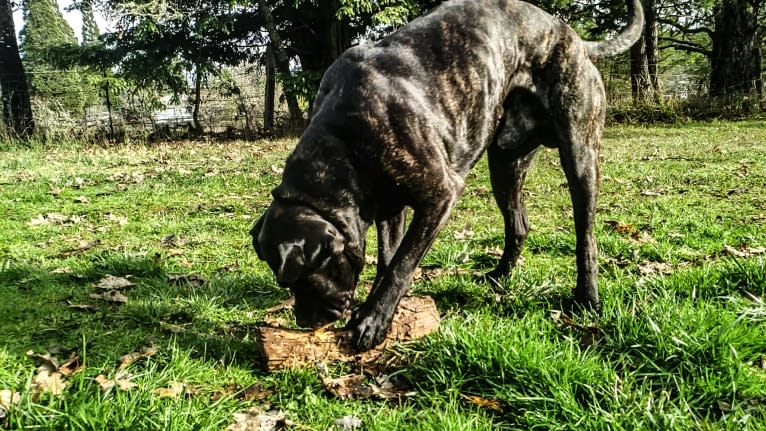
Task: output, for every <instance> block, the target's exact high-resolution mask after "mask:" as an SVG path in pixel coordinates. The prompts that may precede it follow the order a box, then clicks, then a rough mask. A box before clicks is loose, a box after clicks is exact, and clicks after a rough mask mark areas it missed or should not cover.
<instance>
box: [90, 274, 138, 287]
mask: <svg viewBox="0 0 766 431" xmlns="http://www.w3.org/2000/svg"><path fill="white" fill-rule="evenodd" d="M133 286H135V284H134V283H133V282H132V281H130V280H128V279H127V278H125V277H115V276H113V275H111V274H106V275H105V276H104V278H102V279H101V280H99V282H98V284H97V285H96V287H98V288H99V289H105V290H121V289H127V288H129V287H133Z"/></svg>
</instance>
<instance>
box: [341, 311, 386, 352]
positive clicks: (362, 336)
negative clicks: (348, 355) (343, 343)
mask: <svg viewBox="0 0 766 431" xmlns="http://www.w3.org/2000/svg"><path fill="white" fill-rule="evenodd" d="M390 328H391V317H388V318H386V316H384V315H383V313H379V312H378V313H376V312H374V311H373V312H365V310H364V308H360V309H358V310H357V311H356V312H355V313H354V314H353V315H352V316H351V320H349V321H348V323H347V324H346V329H347V330H350V331H351V347H352V348H353V349H354V350H356V351H358V352H366V351H367V350H370V349H372V348H373V347H375V346H377V345H378V344H380V343H382V342H383V340H385V339H386V335H387V334H388V331H389V329H390Z"/></svg>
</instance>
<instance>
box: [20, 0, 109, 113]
mask: <svg viewBox="0 0 766 431" xmlns="http://www.w3.org/2000/svg"><path fill="white" fill-rule="evenodd" d="M23 12H24V22H25V25H24V27H23V28H22V30H21V43H20V47H19V48H20V50H21V52H22V56H23V60H24V67H25V69H26V71H27V78H28V80H29V84H30V93H31V94H32V96H33V97H35V96H36V97H38V98H39V99H41V100H44V101H45V102H46V103H47V104H48V106H49V108H53V109H61V110H63V111H65V112H66V113H68V114H70V115H75V116H78V117H79V116H82V114H83V110H84V108H85V107H86V106H87V105H88V104H90V103H93V102H94V101H95V100H96V98H97V94H96V93H95V92H94V89H93V87H92V86H91V85H89V84H88V83H87V82H86V80H85V79H84V76H83V75H82V73H81V69H79V68H77V67H69V68H62V67H60V66H58V65H57V64H56V62H55V59H54V58H53V54H52V50H54V49H55V48H59V47H65V46H76V45H77V38H76V36H75V34H74V31H73V30H72V28H71V27H70V26H69V24H68V23H67V22H66V20H65V19H64V17H63V15H62V14H61V11H60V10H59V6H58V2H57V1H56V0H26V1H24V3H23Z"/></svg>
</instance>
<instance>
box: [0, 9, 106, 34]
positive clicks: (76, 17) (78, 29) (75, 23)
mask: <svg viewBox="0 0 766 431" xmlns="http://www.w3.org/2000/svg"><path fill="white" fill-rule="evenodd" d="M58 3H59V9H61V13H62V14H63V15H64V19H66V20H67V22H68V23H69V25H70V26H71V27H72V30H74V34H75V35H77V40H82V15H80V12H79V11H76V10H73V11H72V12H67V11H66V10H65V9H66V8H67V7H69V6H71V4H72V3H73V1H72V0H59V2H58ZM13 21H14V25H15V26H16V34H17V35H18V33H19V32H20V31H21V28H22V27H24V19H23V18H22V13H21V8H19V10H17V11H15V12H14V13H13ZM96 22H97V23H98V29H99V31H101V32H102V33H103V32H104V30H105V27H106V21H105V20H104V19H103V18H102V17H101V16H99V14H98V12H96Z"/></svg>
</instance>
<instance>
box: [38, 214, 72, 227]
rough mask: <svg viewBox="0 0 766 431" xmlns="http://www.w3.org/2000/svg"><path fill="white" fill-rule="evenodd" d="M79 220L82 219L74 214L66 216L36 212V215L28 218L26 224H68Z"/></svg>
mask: <svg viewBox="0 0 766 431" xmlns="http://www.w3.org/2000/svg"><path fill="white" fill-rule="evenodd" d="M80 221H82V218H81V217H80V216H76V215H73V216H66V215H63V214H59V213H47V214H38V216H37V217H35V218H33V219H32V220H30V221H29V223H28V224H29V225H30V226H40V225H44V224H53V225H68V224H77V223H79V222H80Z"/></svg>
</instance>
